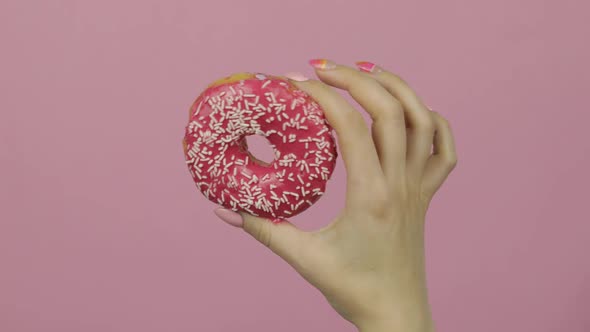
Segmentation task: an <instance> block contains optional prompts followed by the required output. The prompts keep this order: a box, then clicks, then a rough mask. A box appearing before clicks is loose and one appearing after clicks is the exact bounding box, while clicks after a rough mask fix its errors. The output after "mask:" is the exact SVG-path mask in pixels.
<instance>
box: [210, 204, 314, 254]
mask: <svg viewBox="0 0 590 332" xmlns="http://www.w3.org/2000/svg"><path fill="white" fill-rule="evenodd" d="M214 212H215V214H216V215H217V216H218V217H219V218H220V219H221V220H223V221H225V222H226V223H228V224H230V225H232V226H235V227H239V228H243V229H244V230H245V231H246V233H248V234H250V235H251V236H252V237H253V238H254V239H255V240H257V241H258V242H260V243H262V244H263V245H265V246H266V247H268V248H269V249H270V250H272V251H273V252H274V253H276V254H277V255H279V256H280V257H281V258H283V259H284V260H285V261H287V262H288V263H289V264H292V265H293V264H296V263H297V262H298V261H299V259H300V257H301V254H302V251H303V250H304V249H305V248H306V247H307V246H306V245H305V241H307V239H308V238H309V237H310V236H309V233H306V232H304V231H302V230H300V229H298V228H297V227H295V226H294V225H293V224H291V223H290V222H288V221H286V220H280V222H277V223H275V222H272V221H270V220H268V219H264V218H258V217H254V216H252V215H249V214H247V213H237V212H234V211H231V210H228V209H224V208H217V209H216V210H215V211H214Z"/></svg>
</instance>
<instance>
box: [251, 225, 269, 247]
mask: <svg viewBox="0 0 590 332" xmlns="http://www.w3.org/2000/svg"><path fill="white" fill-rule="evenodd" d="M270 226H271V225H270V222H261V223H260V224H259V226H258V227H257V228H256V231H255V234H254V237H255V238H256V239H257V240H258V241H259V242H260V243H262V244H263V245H265V246H266V247H268V248H270V247H271V245H272V231H271V229H270Z"/></svg>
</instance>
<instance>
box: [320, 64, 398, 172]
mask: <svg viewBox="0 0 590 332" xmlns="http://www.w3.org/2000/svg"><path fill="white" fill-rule="evenodd" d="M317 74H318V77H319V78H320V80H322V81H323V82H324V83H326V84H328V85H331V86H333V87H336V88H339V89H343V90H346V91H348V93H349V94H350V96H351V97H352V98H353V99H354V100H356V101H357V102H358V103H359V104H360V106H362V107H363V108H364V110H365V111H366V112H367V113H368V114H369V115H370V116H371V118H372V120H373V123H372V129H373V140H374V145H375V148H376V150H377V153H378V155H379V159H380V163H381V167H382V169H383V173H384V175H385V176H386V177H387V178H389V179H392V178H394V177H395V176H396V175H398V176H401V175H403V170H404V167H405V164H406V161H405V159H406V128H405V120H404V110H403V108H402V105H401V103H400V102H399V101H398V100H397V99H396V98H395V97H394V96H392V94H391V93H389V92H388V91H387V90H386V89H385V88H384V87H383V86H382V85H381V84H380V83H379V82H378V81H376V80H375V79H373V78H372V77H370V76H369V75H368V74H366V73H362V72H359V71H358V70H355V69H352V68H349V67H346V66H338V65H335V66H334V68H332V69H330V70H318V71H317Z"/></svg>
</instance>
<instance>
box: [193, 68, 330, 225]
mask: <svg viewBox="0 0 590 332" xmlns="http://www.w3.org/2000/svg"><path fill="white" fill-rule="evenodd" d="M248 135H262V136H264V137H266V138H267V139H268V141H269V142H270V144H271V146H272V147H273V149H274V151H275V158H274V160H273V161H272V162H271V163H270V165H263V164H260V163H258V162H256V161H255V160H254V159H253V158H252V157H251V155H250V154H249V152H248V151H247V146H246V140H245V137H246V136H248ZM185 143H186V154H185V158H186V162H187V164H188V167H189V171H190V174H191V176H192V177H193V180H194V181H195V183H196V185H197V187H198V188H199V190H200V191H201V192H202V193H203V194H204V195H205V197H207V198H208V199H209V200H211V201H212V202H215V203H218V204H220V205H222V206H224V207H225V208H228V209H231V210H234V211H245V212H248V213H250V214H252V215H255V216H261V217H266V218H271V219H273V220H276V219H280V218H288V217H292V216H295V215H297V214H299V213H301V212H303V211H304V210H306V209H307V208H309V207H310V206H311V205H312V204H314V203H315V202H316V201H317V200H318V199H319V198H320V197H321V196H322V194H323V193H324V190H325V187H326V182H327V181H328V179H329V178H330V177H331V175H332V172H333V170H334V166H335V164H336V157H337V152H336V145H335V143H334V137H333V135H332V128H331V127H330V126H329V124H328V123H327V121H326V119H325V117H324V115H323V112H322V109H321V107H320V106H319V104H317V103H316V102H315V101H314V100H313V99H312V98H311V97H310V96H309V95H308V94H307V93H305V92H304V91H302V90H299V89H297V88H296V87H295V86H294V85H292V84H291V83H290V82H288V81H286V80H284V79H282V78H279V77H274V76H266V75H263V74H257V75H256V76H254V75H252V76H251V78H247V79H242V80H239V81H235V82H231V83H225V84H220V85H214V86H211V87H210V88H208V89H206V90H205V91H204V92H203V93H202V94H201V95H200V96H199V97H198V98H197V100H196V101H195V102H194V104H193V105H192V107H191V109H190V121H189V123H188V125H187V127H186V133H185Z"/></svg>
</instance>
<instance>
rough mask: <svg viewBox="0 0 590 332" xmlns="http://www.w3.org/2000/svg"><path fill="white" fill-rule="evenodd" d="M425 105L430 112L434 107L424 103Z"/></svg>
mask: <svg viewBox="0 0 590 332" xmlns="http://www.w3.org/2000/svg"><path fill="white" fill-rule="evenodd" d="M425 106H426V108H428V110H429V111H431V112H432V111H434V109H433V108H432V107H430V106H429V105H425Z"/></svg>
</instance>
